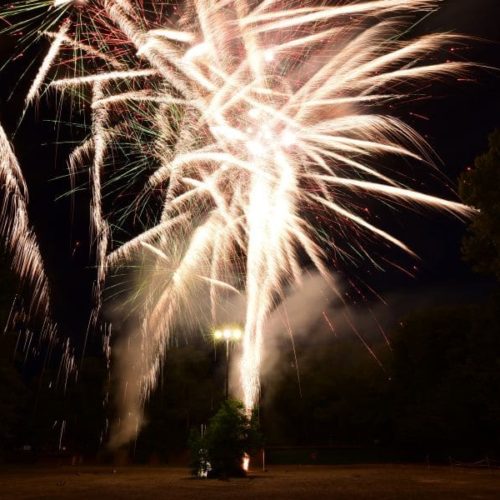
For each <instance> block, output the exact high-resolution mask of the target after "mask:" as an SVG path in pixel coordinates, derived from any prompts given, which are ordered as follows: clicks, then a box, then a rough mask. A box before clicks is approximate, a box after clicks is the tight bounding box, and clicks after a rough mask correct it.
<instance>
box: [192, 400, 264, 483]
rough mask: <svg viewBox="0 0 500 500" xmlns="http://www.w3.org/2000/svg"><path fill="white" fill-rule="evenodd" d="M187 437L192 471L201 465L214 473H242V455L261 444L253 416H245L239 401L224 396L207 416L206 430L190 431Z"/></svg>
mask: <svg viewBox="0 0 500 500" xmlns="http://www.w3.org/2000/svg"><path fill="white" fill-rule="evenodd" d="M190 441H191V443H190V444H191V452H192V457H193V460H192V465H193V472H194V473H197V472H198V470H200V468H201V469H207V472H208V473H209V475H210V476H213V477H220V476H222V477H227V476H241V475H244V474H245V471H244V469H243V457H244V455H245V454H246V453H248V454H249V453H251V452H252V450H253V449H255V448H256V447H258V446H259V444H260V435H259V432H258V429H257V420H256V416H255V414H254V415H252V417H248V415H247V414H246V412H245V408H244V406H243V404H242V403H241V402H240V401H236V400H226V401H224V402H223V403H222V406H221V408H220V409H219V411H218V412H217V413H216V414H215V415H214V416H213V417H212V418H211V419H210V422H209V424H208V427H207V431H206V433H205V434H204V435H203V436H199V435H197V434H195V433H193V434H192V435H191V440H190Z"/></svg>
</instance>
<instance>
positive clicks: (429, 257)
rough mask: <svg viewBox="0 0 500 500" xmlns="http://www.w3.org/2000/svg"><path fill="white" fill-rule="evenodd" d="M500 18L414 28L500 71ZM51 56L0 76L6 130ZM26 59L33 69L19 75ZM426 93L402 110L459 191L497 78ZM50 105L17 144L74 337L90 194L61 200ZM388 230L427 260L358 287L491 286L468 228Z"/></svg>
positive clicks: (449, 6) (481, 0) (458, 3)
mask: <svg viewBox="0 0 500 500" xmlns="http://www.w3.org/2000/svg"><path fill="white" fill-rule="evenodd" d="M2 4H7V2H2ZM499 20H500V2H499V0H447V1H444V2H443V7H442V9H441V10H440V11H439V12H437V13H435V14H433V15H431V16H430V17H428V18H427V19H426V20H425V21H424V22H422V23H421V24H420V25H419V26H418V27H416V28H415V32H416V33H423V32H428V31H453V32H460V33H464V34H467V35H471V36H473V37H475V38H477V39H478V40H471V41H470V42H469V44H468V45H467V47H464V48H462V49H461V50H460V51H458V52H456V53H455V57H456V58H458V59H459V60H460V59H463V60H467V61H474V62H477V63H479V64H482V65H485V66H492V67H497V68H500V22H499ZM479 39H481V40H479ZM45 50H46V48H45V47H38V48H37V49H31V50H30V51H28V52H27V53H26V54H24V57H20V58H18V59H17V60H16V61H15V62H13V63H11V64H9V65H8V66H7V67H6V68H5V69H4V70H3V71H2V72H1V73H0V122H1V123H2V125H3V126H4V128H5V129H6V131H7V133H8V134H12V133H13V131H14V129H15V128H16V124H17V121H18V119H19V113H20V110H21V109H22V106H21V103H22V100H23V99H24V96H25V94H26V90H27V88H28V85H29V83H30V77H32V76H33V67H34V68H36V65H37V62H38V61H39V60H40V58H43V55H44V52H45ZM14 53H16V48H15V40H13V39H12V38H8V37H6V36H0V62H1V63H3V62H4V61H6V60H7V59H8V58H9V57H11V56H12V54H14ZM30 62H33V67H32V69H31V70H28V72H27V73H26V74H25V75H24V76H23V72H24V70H25V69H26V67H28V66H29V63H30ZM425 91H426V93H429V94H430V95H432V99H428V100H425V101H415V102H411V103H408V104H406V105H405V106H404V108H402V109H401V110H399V111H398V112H397V114H398V116H400V117H402V118H403V119H405V120H406V121H408V122H409V123H410V124H411V125H412V126H414V127H415V128H416V129H417V130H418V131H419V132H421V133H422V134H423V135H424V137H425V138H426V139H427V140H428V141H429V143H430V144H431V145H432V147H433V148H434V149H435V151H436V152H437V154H438V155H439V157H440V158H441V161H442V164H441V169H442V171H443V172H444V174H445V175H446V176H447V178H448V179H449V180H450V186H452V187H456V179H457V176H458V175H459V173H460V172H461V171H463V170H464V169H465V168H466V167H467V166H471V165H472V164H473V160H474V157H475V156H477V155H478V154H480V153H482V152H484V151H485V150H486V149H487V144H488V141H487V138H488V134H489V133H490V132H491V131H493V130H494V129H495V128H497V127H500V72H495V71H494V70H491V69H477V70H475V71H474V72H473V76H472V77H471V78H470V81H459V82H455V81H454V80H453V79H448V80H447V81H446V83H445V84H432V85H430V86H429V87H427V88H426V89H425ZM54 101H55V99H54V95H50V94H49V96H48V99H47V98H43V99H42V101H41V102H40V104H39V106H38V107H37V108H36V109H34V110H29V111H28V113H27V114H26V117H25V119H24V121H23V122H22V124H21V126H20V127H19V129H18V131H17V134H16V136H15V138H14V140H13V143H14V147H15V151H16V154H17V155H18V157H19V159H20V163H21V166H22V168H23V170H24V172H25V175H26V178H27V182H28V186H29V188H30V213H31V216H32V221H33V225H34V227H35V229H36V232H37V235H38V237H39V240H40V245H41V248H42V253H43V256H44V259H45V260H46V264H47V268H48V273H49V277H50V281H51V284H52V286H53V290H54V303H55V316H56V320H57V321H58V322H59V323H60V325H61V329H63V330H65V331H66V332H67V333H68V334H69V335H71V336H75V335H77V336H78V335H81V333H82V332H83V330H84V329H85V326H86V323H87V318H88V312H89V303H90V300H89V297H90V290H91V283H92V279H93V277H94V271H93V269H92V267H91V264H90V263H91V262H92V259H91V258H89V255H90V253H91V251H90V249H89V244H88V230H89V220H88V194H87V193H86V191H85V190H83V191H81V192H79V193H77V194H76V196H75V197H74V199H73V201H72V200H71V198H69V197H64V198H59V197H60V196H61V195H62V194H64V193H65V192H67V191H68V189H69V183H68V179H67V178H66V177H65V175H66V170H65V156H66V154H67V152H68V151H69V150H70V148H69V146H65V145H59V146H55V145H54V138H56V137H57V134H56V132H57V128H56V127H54V125H53V124H51V123H47V120H52V119H53V118H54V105H53V103H54ZM51 103H52V104H51ZM61 112H62V116H63V117H67V118H69V117H70V112H71V110H69V109H67V108H64V105H63V108H62V110H61ZM61 134H62V136H63V137H59V140H67V139H68V137H65V136H64V134H66V135H67V132H64V130H63V131H62V132H61ZM72 134H73V136H72V137H69V139H72V140H75V139H76V137H74V135H75V134H76V135H77V132H75V131H73V132H72ZM422 168H423V167H422ZM422 180H423V181H425V186H423V187H422V188H423V189H424V190H426V191H427V192H431V193H434V194H442V195H447V196H448V197H450V196H452V195H451V194H450V190H449V189H448V188H446V187H444V186H443V182H442V179H440V180H439V181H438V180H437V179H432V177H431V176H429V175H427V174H426V175H423V176H422ZM374 221H375V222H377V220H376V219H375V220H374ZM385 224H386V227H387V228H388V229H389V230H391V231H392V232H394V233H395V234H396V235H397V236H398V237H401V238H402V239H403V240H404V241H405V242H407V243H408V244H409V246H410V247H412V248H413V249H414V250H415V251H416V253H417V254H418V255H419V256H420V257H421V259H422V260H421V261H420V262H419V261H413V260H411V259H409V258H407V257H405V256H404V255H402V253H401V252H399V251H394V250H391V251H390V252H388V254H387V255H385V257H387V258H388V259H390V260H393V261H396V262H397V263H398V264H399V265H402V266H403V267H404V268H406V269H413V266H416V267H417V269H416V270H415V277H413V278H410V277H409V276H407V275H406V274H405V273H403V272H401V271H398V270H396V269H395V268H393V267H392V266H390V265H387V266H386V267H385V271H377V270H376V269H368V268H365V267H364V266H362V267H360V268H357V269H352V268H351V269H350V268H347V267H345V268H344V270H343V271H344V273H345V274H346V275H347V274H349V275H352V276H353V277H354V280H355V281H356V279H357V278H358V277H359V278H360V279H361V278H362V280H363V281H366V282H367V284H369V285H370V286H371V287H373V288H375V289H376V290H377V291H378V292H380V293H381V295H382V296H386V295H390V294H391V293H395V292H398V291H399V290H403V289H404V290H405V291H408V290H413V291H414V292H415V293H416V294H425V293H427V292H428V291H429V290H440V291H441V292H440V293H442V294H443V295H445V294H446V293H448V291H449V290H451V289H453V290H454V294H458V295H460V294H462V296H463V297H467V298H469V297H475V296H480V295H481V293H483V292H482V291H484V290H486V289H487V288H488V281H487V280H485V279H484V278H482V277H478V276H475V275H473V274H472V273H471V272H470V270H469V268H468V266H467V265H466V264H463V263H462V262H461V260H460V239H461V237H462V235H463V232H464V227H465V226H464V225H463V224H462V223H460V222H458V221H456V220H453V219H452V218H451V217H449V216H444V215H437V214H436V213H435V212H432V211H429V212H425V213H424V214H417V213H412V212H411V211H404V212H400V213H398V214H393V215H392V216H390V218H389V219H388V221H386V222H385ZM384 250H385V247H380V248H378V254H379V255H383V253H382V252H383V251H384ZM369 298H370V297H369ZM373 298H374V297H373V296H372V297H371V299H373ZM443 299H444V297H443Z"/></svg>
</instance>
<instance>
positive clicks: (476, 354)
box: [391, 302, 500, 459]
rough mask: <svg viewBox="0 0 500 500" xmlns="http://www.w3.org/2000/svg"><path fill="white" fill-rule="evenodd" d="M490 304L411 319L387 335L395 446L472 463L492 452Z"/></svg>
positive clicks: (493, 324)
mask: <svg viewBox="0 0 500 500" xmlns="http://www.w3.org/2000/svg"><path fill="white" fill-rule="evenodd" d="M497 318H498V305H497V304H496V303H494V302H492V303H491V304H490V305H489V307H485V306H484V305H471V306H463V305H462V306H449V307H446V308H444V307H442V308H435V309H429V310H424V311H420V312H416V313H413V314H412V315H410V316H409V317H408V318H407V319H406V320H404V321H403V322H401V324H400V326H399V327H398V328H397V329H396V331H395V332H393V334H392V335H391V337H392V345H393V354H394V360H393V364H392V384H393V388H392V398H393V402H392V404H391V406H392V408H393V415H392V417H393V423H392V426H393V428H394V437H395V444H396V445H398V446H400V447H402V448H404V449H405V450H413V451H414V452H418V451H420V452H421V453H430V452H440V453H441V455H444V456H446V455H447V454H449V453H453V454H456V453H458V454H459V455H461V456H463V457H464V458H466V459H472V458H474V457H477V456H478V455H481V454H482V453H494V454H497V453H498V451H499V449H500V432H499V430H498V421H499V419H500V405H499V403H498V392H499V391H500V370H499V368H500V355H499V353H500V337H499V335H498V321H497Z"/></svg>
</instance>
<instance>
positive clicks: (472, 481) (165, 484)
mask: <svg viewBox="0 0 500 500" xmlns="http://www.w3.org/2000/svg"><path fill="white" fill-rule="evenodd" d="M0 498H2V499H6V500H7V499H8V500H10V499H21V498H22V499H35V498H36V499H51V500H52V499H60V498H68V499H69V498H70V499H73V500H80V499H85V500H97V499H101V498H102V499H119V500H128V499H149V498H151V499H154V500H159V499H163V498H164V499H168V500H178V499H179V500H180V499H190V500H191V499H192V500H202V499H214V500H219V499H231V500H233V499H242V500H243V499H258V498H269V499H272V500H279V499H304V500H306V499H327V498H328V499H330V498H331V499H335V500H357V499H377V500H406V499H422V500H468V499H485V500H486V499H488V500H498V499H500V471H497V470H495V471H488V470H471V469H459V468H451V467H430V468H426V467H419V466H407V465H376V466H371V465H370V466H350V467H347V466H329V467H326V466H272V467H270V468H269V470H268V471H267V472H257V471H255V472H254V473H253V474H251V475H250V476H249V477H248V478H246V479H231V480H230V481H219V480H198V479H193V478H191V477H190V476H189V474H188V472H187V470H186V469H180V468H171V467H165V468H160V467H156V468H150V467H123V468H118V469H113V468H107V467H78V468H69V467H60V468H50V469H49V468H36V467H30V468H24V469H21V468H18V469H12V468H6V467H3V468H1V469H0Z"/></svg>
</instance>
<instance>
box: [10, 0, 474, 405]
mask: <svg viewBox="0 0 500 500" xmlns="http://www.w3.org/2000/svg"><path fill="white" fill-rule="evenodd" d="M20 3H22V2H20ZM436 4H437V2H436V1H435V0H372V1H350V2H338V3H337V4H336V5H333V6H332V5H326V4H325V2H314V1H307V2H304V1H301V2H298V1H288V2H284V1H278V0H264V1H251V0H248V1H245V0H211V1H205V0H187V1H185V2H182V3H179V4H176V5H172V4H171V3H170V2H165V3H164V2H143V1H142V0H137V1H131V0H130V1H129V0H100V1H97V0H95V1H94V0H80V1H76V0H75V1H71V0H56V1H55V2H53V3H51V4H50V5H47V2H43V3H42V2H35V1H34V0H32V1H30V2H26V4H25V5H29V6H31V9H35V7H36V9H38V10H36V9H35V10H36V12H37V16H38V17H37V19H38V21H37V22H39V23H40V25H41V26H43V29H42V30H41V32H39V36H44V37H46V38H48V39H49V40H50V41H51V46H50V49H49V50H48V52H47V56H46V57H45V60H44V61H43V63H42V64H41V66H40V68H39V70H38V73H37V75H36V77H35V79H34V82H33V85H32V86H31V89H30V91H29V93H28V96H27V98H26V105H29V104H30V103H31V102H33V100H35V99H36V98H37V97H38V96H39V95H41V93H43V92H46V90H47V89H54V90H57V91H60V92H64V93H65V94H71V95H72V96H73V102H76V103H78V102H81V103H83V104H82V105H84V106H86V101H87V102H88V104H89V108H90V110H91V114H92V128H91V131H90V134H89V137H88V139H87V140H86V141H85V142H84V143H82V144H81V145H79V146H78V147H77V148H76V149H75V151H74V152H73V153H72V155H71V157H70V161H69V165H70V172H71V173H72V174H75V173H76V172H78V171H79V170H80V169H82V168H84V167H86V166H88V168H89V169H90V172H91V176H90V184H91V190H92V201H91V203H92V207H91V209H92V233H93V235H94V240H95V242H96V246H97V259H98V262H97V266H98V277H97V283H96V309H95V312H94V317H97V313H98V310H99V308H100V304H101V295H102V290H103V288H104V286H105V279H106V274H107V273H108V272H110V270H111V269H115V268H117V267H120V266H124V265H127V264H130V263H131V262H134V261H136V260H137V259H140V258H141V255H144V254H145V255H147V256H148V259H150V260H152V261H153V264H152V266H153V268H154V269H156V270H158V272H159V271H160V270H161V277H162V280H161V281H160V282H159V281H158V279H155V280H151V283H150V284H149V285H148V286H147V287H146V299H145V300H144V301H143V310H142V318H143V320H142V325H141V332H140V335H139V338H140V341H139V343H138V345H137V353H136V357H137V364H138V366H140V368H139V369H137V372H136V375H137V383H138V384H139V387H140V393H141V395H142V397H146V396H147V394H148V393H149V391H150V390H151V389H152V388H153V387H154V385H155V381H156V377H157V372H158V369H159V367H160V365H161V361H162V358H163V356H164V352H165V348H166V345H167V342H168V339H169V337H170V335H171V331H172V329H173V325H174V323H175V321H176V317H177V315H178V314H179V311H180V310H181V308H182V307H183V305H185V304H186V303H189V301H190V300H192V297H193V296H194V293H195V291H196V290H199V289H200V288H203V287H207V293H208V295H209V297H210V301H211V304H212V305H211V311H212V315H213V318H212V319H213V321H214V322H216V321H217V318H216V317H215V316H216V311H217V307H216V306H217V304H218V302H219V301H220V300H221V297H225V296H227V295H228V294H233V293H239V292H243V293H244V294H245V296H246V315H245V325H244V333H243V339H242V358H241V368H240V373H241V375H240V381H241V387H242V391H243V399H244V404H245V406H246V408H247V409H251V408H253V407H254V406H255V404H256V401H257V399H258V393H259V368H260V363H261V350H262V346H263V336H264V329H265V321H266V318H267V317H268V314H269V313H270V311H272V309H273V308H274V307H275V306H276V304H277V302H279V300H280V299H279V298H280V296H281V295H282V291H283V289H284V287H285V286H287V285H289V284H292V283H297V282H299V281H300V275H301V269H302V267H303V266H304V263H306V262H309V263H310V264H312V265H314V266H315V267H316V268H317V269H318V270H319V271H320V272H321V273H322V274H323V275H324V276H325V277H326V278H328V276H329V274H330V266H329V264H328V255H329V254H331V253H332V252H334V253H336V254H340V255H344V256H345V257H347V258H349V248H351V247H353V246H354V245H359V246H360V247H362V246H363V245H364V243H363V238H364V237H365V236H366V235H372V236H373V237H375V238H378V239H381V240H384V241H386V242H387V243H388V244H391V245H395V246H397V247H399V248H401V249H402V250H404V251H406V252H409V253H412V252H411V250H410V249H409V248H408V247H407V246H406V245H405V244H404V243H403V242H402V241H399V240H398V239H397V238H395V237H394V236H392V235H391V234H389V233H388V232H386V231H384V230H383V229H381V228H379V227H376V226H375V225H374V224H373V223H372V222H370V220H368V218H367V217H366V213H365V212H364V211H363V210H361V209H360V207H359V199H360V198H363V197H374V198H377V199H383V200H385V201H387V202H390V201H391V200H392V201H393V202H395V203H398V204H401V203H407V204H411V205H415V204H418V205H422V206H428V207H432V208H436V209H441V210H446V211H449V212H453V213H455V214H458V215H461V216H465V215H467V214H469V213H471V209H470V208H468V207H465V206H464V205H461V204H459V203H457V202H454V201H448V200H444V199H441V198H438V197H434V196H430V195H428V194H423V193H420V192H417V191H414V190H412V189H411V188H410V187H408V186H407V185H406V184H405V183H404V182H402V181H401V179H402V178H403V176H402V175H399V174H400V173H399V172H398V175H396V176H391V175H390V174H389V169H386V168H377V167H376V166H375V164H376V163H377V162H380V161H381V159H382V158H383V157H384V156H386V155H394V156H396V157H398V158H399V159H400V164H401V169H403V168H404V165H405V161H406V160H405V159H410V160H418V161H422V162H424V163H427V164H429V163H430V159H429V154H428V149H427V147H426V145H425V143H424V141H423V140H422V139H421V138H420V137H419V135H418V134H417V133H416V132H415V131H414V130H412V128H410V127H409V126H408V125H407V124H405V123H403V122H402V121H400V120H399V119H397V118H396V117H394V116H389V115H388V114H386V112H385V110H387V109H388V106H389V104H390V103H394V102H396V101H400V100H401V99H402V98H404V97H405V96H406V95H407V94H408V92H409V91H410V90H414V89H415V88H416V87H415V85H418V82H419V81H421V80H426V79H435V78H436V77H438V76H440V75H447V74H456V73H457V72H460V71H463V70H464V65H463V64H458V63H454V62H444V63H441V62H438V63H433V64H428V63H425V62H423V61H424V58H426V57H427V56H428V54H429V53H430V52H435V51H436V50H437V49H439V48H442V47H445V46H450V45H451V44H454V43H457V42H459V41H460V39H459V38H458V37H456V36H454V35H450V34H432V35H427V36H423V37H420V38H418V39H414V40H408V37H407V36H406V37H405V38H402V37H401V36H400V33H402V32H403V31H404V30H405V29H406V28H407V27H408V22H409V21H408V20H409V19H411V18H412V17H413V16H414V13H415V12H416V11H419V12H428V11H431V10H432V9H434V8H435V7H436ZM19 9H21V8H19ZM21 10H22V9H21ZM42 11H43V12H44V15H45V17H42V16H41V14H40V12H42ZM40 19H42V21H40ZM35 38H36V37H35V35H31V39H35ZM75 96H77V97H75ZM5 154H7V153H5ZM117 158H118V160H117ZM104 179H107V181H106V182H104ZM117 184H120V185H121V186H122V187H121V190H122V191H121V193H122V194H123V193H124V192H127V196H126V199H127V203H126V204H125V205H126V206H124V207H122V209H120V210H118V211H113V210H111V209H109V210H107V209H105V208H103V207H104V205H103V190H105V189H106V186H108V187H109V186H116V185H117ZM123 186H125V187H123ZM131 186H133V187H134V189H131ZM113 192H115V191H113ZM130 192H134V197H132V196H131V195H130ZM311 213H316V214H318V213H319V214H321V216H322V217H323V218H325V217H328V218H329V220H330V227H331V229H330V233H331V234H329V235H328V237H325V236H324V233H322V232H321V231H320V230H319V228H318V227H316V226H315V225H314V224H312V223H311V221H312V220H313V218H312V217H311ZM144 214H149V216H145V215H144ZM151 214H152V215H151ZM131 218H132V219H134V220H137V219H141V220H142V221H143V222H144V221H146V222H144V223H145V224H146V225H147V227H146V228H145V229H144V231H142V232H141V233H140V234H138V235H137V236H136V237H134V238H132V239H129V240H128V241H125V242H122V243H119V242H118V239H119V238H117V237H115V238H114V239H113V237H112V236H113V235H112V234H111V232H110V227H111V222H110V221H111V220H113V221H114V222H113V226H114V227H115V228H117V229H114V231H115V234H122V233H120V230H119V227H120V224H123V225H126V223H125V222H124V221H127V220H130V219H131ZM343 241H344V242H349V243H348V244H342V242H343ZM242 276H243V278H241V277H242Z"/></svg>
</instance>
